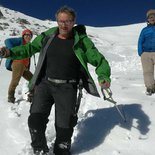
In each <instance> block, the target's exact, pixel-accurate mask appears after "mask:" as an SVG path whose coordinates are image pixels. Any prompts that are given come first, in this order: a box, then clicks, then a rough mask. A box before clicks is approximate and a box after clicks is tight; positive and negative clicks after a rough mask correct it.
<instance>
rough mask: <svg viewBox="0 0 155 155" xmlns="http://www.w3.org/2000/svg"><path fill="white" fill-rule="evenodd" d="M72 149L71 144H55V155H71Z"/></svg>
mask: <svg viewBox="0 0 155 155" xmlns="http://www.w3.org/2000/svg"><path fill="white" fill-rule="evenodd" d="M70 147H71V144H70V143H69V142H62V143H60V144H57V143H55V144H54V149H53V153H54V154H55V155H71V152H70Z"/></svg>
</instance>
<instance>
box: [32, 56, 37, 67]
mask: <svg viewBox="0 0 155 155" xmlns="http://www.w3.org/2000/svg"><path fill="white" fill-rule="evenodd" d="M33 59H34V66H35V69H36V66H37V65H36V58H35V55H33Z"/></svg>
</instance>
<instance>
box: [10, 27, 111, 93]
mask: <svg viewBox="0 0 155 155" xmlns="http://www.w3.org/2000/svg"><path fill="white" fill-rule="evenodd" d="M57 32H58V27H53V28H51V29H49V30H47V31H45V32H43V33H42V34H40V35H38V36H37V37H36V38H35V39H34V40H33V42H32V43H28V44H26V45H21V46H18V47H14V48H11V55H10V58H12V59H23V58H27V57H31V56H32V55H33V54H35V53H37V52H40V55H39V60H38V64H37V68H36V70H35V73H34V76H33V78H32V80H31V81H30V84H29V89H30V90H32V89H33V88H34V86H35V85H36V84H37V82H38V80H39V79H40V76H41V69H42V67H43V63H44V60H45V56H46V49H47V48H48V46H49V43H48V42H51V41H52V39H53V38H54V36H55V35H56V34H57ZM73 32H74V46H73V50H74V52H75V54H76V56H77V58H78V59H79V61H80V63H81V64H82V66H83V67H82V68H83V70H82V71H81V72H82V74H81V75H82V76H81V78H82V80H83V85H84V88H85V89H86V90H87V91H88V93H90V94H92V95H95V96H100V95H99V93H98V91H97V88H96V86H95V83H94V81H93V79H92V77H91V75H90V73H89V71H88V66H87V63H90V64H91V65H93V66H95V67H96V69H95V72H96V74H97V76H98V81H99V82H102V81H104V80H105V81H109V82H110V74H111V73H110V66H109V64H108V62H107V60H106V59H105V57H104V56H103V55H102V54H101V53H100V52H99V51H98V50H97V48H96V47H95V46H94V44H93V42H92V41H91V40H90V38H88V36H87V34H86V32H85V27H84V26H83V27H82V26H81V27H80V28H79V27H78V26H75V27H74V28H73ZM45 36H49V39H48V40H47V41H46V42H45V41H44V39H45ZM44 42H45V43H44Z"/></svg>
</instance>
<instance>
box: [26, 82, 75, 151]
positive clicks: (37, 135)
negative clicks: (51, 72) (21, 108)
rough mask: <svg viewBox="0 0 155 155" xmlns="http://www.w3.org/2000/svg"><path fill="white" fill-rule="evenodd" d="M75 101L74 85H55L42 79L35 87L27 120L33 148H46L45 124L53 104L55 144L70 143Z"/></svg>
mask: <svg viewBox="0 0 155 155" xmlns="http://www.w3.org/2000/svg"><path fill="white" fill-rule="evenodd" d="M76 99H77V84H76V83H74V84H73V83H65V84H55V83H51V82H49V81H47V80H46V79H43V80H42V82H41V83H40V84H39V85H38V86H36V88H35V92H34V98H33V101H32V106H31V109H30V116H29V119H28V125H29V129H30V134H31V140H32V143H31V145H32V147H33V148H35V149H44V148H47V144H46V137H45V131H46V124H47V123H48V116H49V115H50V111H51V108H52V105H53V104H54V103H55V128H56V142H57V143H61V142H71V137H72V134H73V126H72V125H71V119H72V116H73V114H74V110H75V105H76Z"/></svg>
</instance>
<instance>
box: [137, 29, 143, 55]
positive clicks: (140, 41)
mask: <svg viewBox="0 0 155 155" xmlns="http://www.w3.org/2000/svg"><path fill="white" fill-rule="evenodd" d="M143 42H144V33H143V30H142V31H141V33H140V36H139V39H138V55H139V56H141V55H142V53H143Z"/></svg>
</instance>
